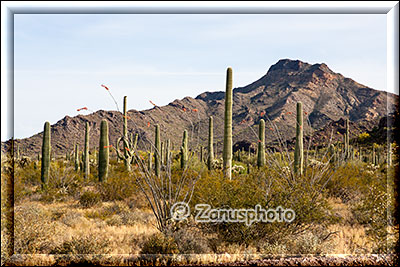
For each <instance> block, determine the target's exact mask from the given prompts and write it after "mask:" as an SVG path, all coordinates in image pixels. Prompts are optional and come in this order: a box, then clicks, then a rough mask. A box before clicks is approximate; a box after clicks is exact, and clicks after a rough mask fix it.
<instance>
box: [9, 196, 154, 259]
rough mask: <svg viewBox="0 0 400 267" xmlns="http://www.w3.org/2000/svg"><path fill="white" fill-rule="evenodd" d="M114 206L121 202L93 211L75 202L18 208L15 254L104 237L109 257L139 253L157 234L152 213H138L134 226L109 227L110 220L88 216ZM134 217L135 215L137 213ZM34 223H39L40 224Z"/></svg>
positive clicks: (114, 214)
mask: <svg viewBox="0 0 400 267" xmlns="http://www.w3.org/2000/svg"><path fill="white" fill-rule="evenodd" d="M114 206H118V203H104V204H103V205H102V206H100V207H95V208H90V209H83V208H81V207H80V206H79V205H77V203H76V202H67V203H51V204H42V203H40V202H26V203H24V204H23V205H21V206H16V220H17V222H20V223H17V225H16V229H15V230H16V251H17V252H19V253H23V254H32V253H33V254H42V253H49V252H51V251H52V250H54V248H57V247H60V246H62V245H63V244H64V243H66V242H69V241H71V240H73V239H74V238H75V239H76V238H81V239H85V237H92V238H98V237H101V238H102V239H103V240H100V239H99V242H100V241H104V240H106V241H107V253H109V254H136V253H139V251H140V247H141V245H142V244H143V242H144V240H145V238H146V237H147V236H150V235H152V234H154V233H155V232H157V230H156V228H155V227H153V225H152V224H154V219H153V220H149V219H148V218H152V214H151V212H150V211H137V213H138V216H136V217H135V223H133V224H132V225H119V226H113V225H109V224H107V220H102V219H100V218H88V217H87V216H85V215H86V214H87V213H90V212H92V213H93V212H96V210H101V209H104V208H105V207H106V208H109V209H110V208H113V207H114ZM132 214H135V211H133V212H132ZM144 215H145V216H144ZM109 216H110V217H112V216H118V211H116V212H114V213H112V212H110V214H109ZM142 218H143V220H142V221H141V219H142ZM38 219H39V220H38ZM34 220H37V223H35V222H34ZM39 226H40V227H39ZM33 234H35V236H33ZM27 236H29V237H31V240H32V241H30V244H32V247H26V243H24V242H26V237H27ZM44 244H45V245H46V246H45V245H44ZM88 244H90V243H88Z"/></svg>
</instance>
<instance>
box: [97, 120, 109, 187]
mask: <svg viewBox="0 0 400 267" xmlns="http://www.w3.org/2000/svg"><path fill="white" fill-rule="evenodd" d="M108 163H109V140H108V124H107V121H106V120H102V121H101V124H100V141H99V164H98V170H99V181H100V182H103V181H105V180H106V179H107V176H108Z"/></svg>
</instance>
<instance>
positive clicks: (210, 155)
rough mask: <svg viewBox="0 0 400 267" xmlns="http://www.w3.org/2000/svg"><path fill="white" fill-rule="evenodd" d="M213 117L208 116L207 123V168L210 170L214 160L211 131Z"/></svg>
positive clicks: (212, 134)
mask: <svg viewBox="0 0 400 267" xmlns="http://www.w3.org/2000/svg"><path fill="white" fill-rule="evenodd" d="M213 127H214V126H213V117H212V116H210V118H209V125H208V160H207V166H208V170H210V171H211V170H212V164H213V162H214V132H213Z"/></svg>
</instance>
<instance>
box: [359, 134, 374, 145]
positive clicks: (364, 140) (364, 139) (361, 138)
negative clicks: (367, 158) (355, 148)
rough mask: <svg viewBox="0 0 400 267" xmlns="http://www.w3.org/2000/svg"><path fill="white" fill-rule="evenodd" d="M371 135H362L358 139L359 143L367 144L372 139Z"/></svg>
mask: <svg viewBox="0 0 400 267" xmlns="http://www.w3.org/2000/svg"><path fill="white" fill-rule="evenodd" d="M370 137H371V136H370V135H369V133H360V134H359V135H358V137H357V141H358V142H359V143H361V144H364V143H366V142H367V141H368V140H369V139H370Z"/></svg>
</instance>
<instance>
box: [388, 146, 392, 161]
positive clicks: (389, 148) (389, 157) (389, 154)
mask: <svg viewBox="0 0 400 267" xmlns="http://www.w3.org/2000/svg"><path fill="white" fill-rule="evenodd" d="M388 150H389V151H388V165H389V166H392V153H393V152H392V143H391V142H389V147H388Z"/></svg>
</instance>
